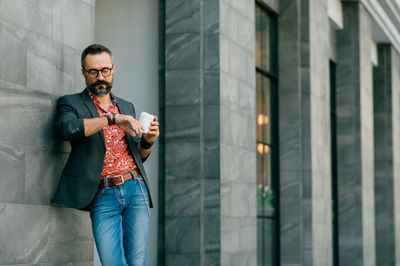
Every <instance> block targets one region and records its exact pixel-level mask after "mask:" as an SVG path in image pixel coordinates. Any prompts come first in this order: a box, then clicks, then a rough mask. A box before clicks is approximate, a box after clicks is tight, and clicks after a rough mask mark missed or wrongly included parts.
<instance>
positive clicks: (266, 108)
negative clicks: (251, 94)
mask: <svg viewBox="0 0 400 266" xmlns="http://www.w3.org/2000/svg"><path fill="white" fill-rule="evenodd" d="M262 96H263V100H262V115H263V116H262V121H261V120H260V121H258V122H262V127H263V133H262V134H263V137H262V141H263V142H266V143H269V144H271V102H270V98H271V81H270V80H269V79H268V78H266V77H263V80H262Z"/></svg>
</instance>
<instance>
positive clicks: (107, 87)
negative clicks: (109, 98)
mask: <svg viewBox="0 0 400 266" xmlns="http://www.w3.org/2000/svg"><path fill="white" fill-rule="evenodd" d="M98 85H102V86H99V87H97V86H98ZM112 85H113V81H111V82H107V81H105V80H98V81H96V82H94V83H92V84H88V81H87V80H86V86H87V87H88V89H89V90H90V91H91V92H92V93H93V94H94V95H96V96H105V95H107V94H108V93H109V92H110V91H111V88H112Z"/></svg>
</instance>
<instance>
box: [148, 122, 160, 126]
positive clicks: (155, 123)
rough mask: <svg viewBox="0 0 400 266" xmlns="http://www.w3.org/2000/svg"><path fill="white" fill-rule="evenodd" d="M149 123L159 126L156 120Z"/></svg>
mask: <svg viewBox="0 0 400 266" xmlns="http://www.w3.org/2000/svg"><path fill="white" fill-rule="evenodd" d="M150 125H152V126H159V125H160V124H159V123H158V122H156V121H152V122H151V123H150Z"/></svg>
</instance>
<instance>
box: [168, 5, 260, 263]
mask: <svg viewBox="0 0 400 266" xmlns="http://www.w3.org/2000/svg"><path fill="white" fill-rule="evenodd" d="M165 3H166V6H165V14H166V27H165V31H166V36H165V40H166V47H165V58H166V77H165V84H166V85H165V87H166V88H165V125H166V138H165V154H166V158H165V242H166V248H165V254H166V264H167V265H256V263H257V261H256V258H257V256H256V245H257V244H256V243H257V242H256V239H257V236H256V232H257V227H256V226H257V224H256V193H255V192H256V150H255V62H254V61H255V57H254V46H255V45H254V31H255V29H254V27H255V25H254V2H253V1H241V0H237V1H225V0H220V1H215V0H171V1H166V2H165Z"/></svg>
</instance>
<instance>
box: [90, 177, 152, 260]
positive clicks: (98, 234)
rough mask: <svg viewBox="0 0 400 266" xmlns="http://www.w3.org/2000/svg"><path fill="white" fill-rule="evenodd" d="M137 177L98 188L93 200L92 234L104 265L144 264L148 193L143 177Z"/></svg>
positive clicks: (91, 211)
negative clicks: (112, 185)
mask: <svg viewBox="0 0 400 266" xmlns="http://www.w3.org/2000/svg"><path fill="white" fill-rule="evenodd" d="M136 178H139V179H130V180H128V181H125V182H124V183H123V184H122V185H118V186H114V187H108V188H107V187H106V188H103V189H98V191H97V193H96V196H95V198H94V200H93V202H92V205H91V209H90V218H91V219H92V229H93V236H94V239H95V242H96V247H97V250H98V252H99V257H100V260H101V263H102V265H103V266H118V265H134V266H144V265H146V251H147V237H148V225H149V214H148V208H147V203H148V202H149V195H148V192H147V189H146V185H145V184H144V182H143V179H142V177H140V176H139V177H136ZM140 183H141V185H142V189H143V190H142V189H141V188H140ZM144 198H146V201H147V202H145V199H144Z"/></svg>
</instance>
